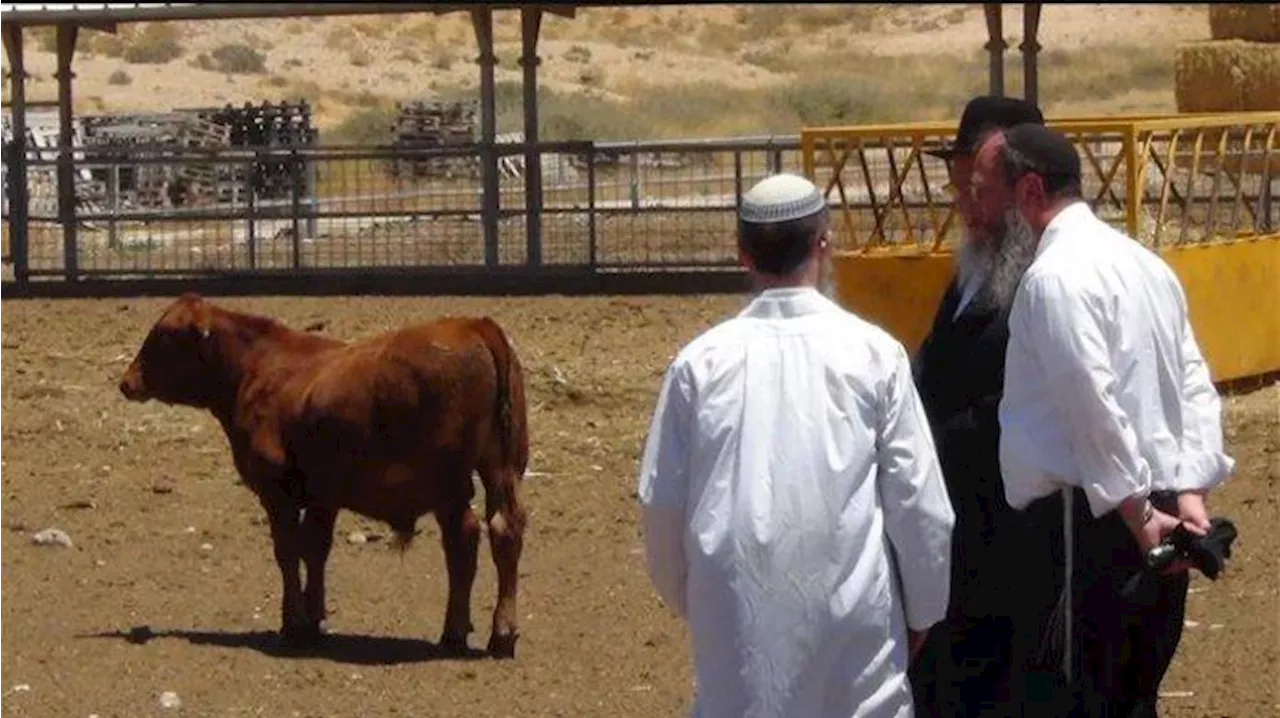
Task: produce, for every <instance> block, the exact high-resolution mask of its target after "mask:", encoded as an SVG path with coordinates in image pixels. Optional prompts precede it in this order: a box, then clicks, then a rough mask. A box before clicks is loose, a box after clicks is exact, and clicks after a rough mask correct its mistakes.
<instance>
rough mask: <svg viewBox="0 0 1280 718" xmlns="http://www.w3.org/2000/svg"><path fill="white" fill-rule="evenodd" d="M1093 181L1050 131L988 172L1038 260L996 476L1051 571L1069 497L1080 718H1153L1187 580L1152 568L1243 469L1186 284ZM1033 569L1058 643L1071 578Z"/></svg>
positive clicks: (1010, 151)
mask: <svg viewBox="0 0 1280 718" xmlns="http://www.w3.org/2000/svg"><path fill="white" fill-rule="evenodd" d="M1080 183H1081V179H1080V159H1079V156H1078V155H1077V153H1076V150H1075V148H1074V146H1073V145H1072V144H1071V141H1070V140H1069V139H1067V138H1066V137H1065V136H1063V135H1062V134H1061V133H1058V132H1056V131H1054V130H1051V129H1048V128H1046V127H1044V126H1041V125H1032V124H1024V125H1020V126H1018V127H1016V128H1013V129H1010V130H1007V131H1002V132H997V133H996V134H994V135H993V136H991V137H990V138H988V139H987V140H986V141H985V142H984V143H983V145H982V147H981V148H980V149H979V151H978V155H977V158H976V160H975V167H974V174H973V178H972V185H973V192H974V201H975V203H976V204H977V205H978V206H979V207H980V208H982V209H981V210H980V211H982V212H984V213H985V214H986V216H988V217H1000V216H1003V217H1004V220H1003V221H1004V223H1005V225H1006V230H1005V235H1006V237H1005V241H1012V242H1015V243H1016V242H1026V241H1029V242H1031V243H1034V244H1035V246H1036V250H1035V260H1034V262H1032V264H1031V267H1030V268H1029V269H1028V270H1027V272H1026V274H1025V275H1024V277H1023V279H1022V282H1021V284H1020V285H1019V288H1018V291H1017V293H1016V294H1015V297H1014V301H1013V306H1012V308H1011V311H1010V316H1009V345H1008V350H1007V356H1006V364H1005V386H1004V396H1003V399H1002V400H1001V404H1000V411H999V416H1000V427H1001V435H1000V464H1001V474H1002V476H1003V480H1004V489H1005V496H1006V497H1007V499H1008V501H1009V505H1010V506H1012V507H1013V508H1015V509H1020V510H1027V511H1028V512H1030V513H1032V514H1033V515H1036V516H1038V517H1040V519H1041V520H1039V521H1036V522H1035V523H1037V524H1039V525H1043V526H1044V527H1045V530H1046V537H1045V546H1046V547H1047V548H1048V550H1047V551H1046V552H1045V554H1044V556H1043V560H1042V561H1040V562H1038V564H1039V565H1040V566H1054V565H1055V564H1056V563H1057V562H1061V561H1062V560H1063V546H1062V544H1063V543H1064V541H1063V539H1062V532H1063V516H1064V509H1063V503H1062V498H1061V494H1060V491H1061V489H1063V488H1066V489H1068V490H1069V491H1072V492H1073V499H1072V501H1073V504H1074V506H1073V508H1074V512H1073V516H1074V518H1073V527H1074V528H1073V532H1074V536H1073V540H1072V546H1071V552H1072V560H1073V563H1074V569H1073V572H1074V574H1075V575H1074V576H1073V582H1072V592H1071V596H1072V604H1071V605H1072V607H1073V613H1074V618H1073V621H1072V623H1071V628H1072V631H1073V637H1072V645H1073V651H1072V653H1073V656H1072V658H1073V660H1072V662H1071V670H1072V673H1073V678H1074V680H1073V685H1072V686H1070V687H1069V690H1070V691H1071V692H1072V693H1074V694H1075V695H1074V697H1073V698H1072V699H1071V703H1074V704H1075V706H1074V709H1073V712H1072V715H1082V716H1125V717H1126V718H1154V717H1155V716H1156V715H1157V708H1156V704H1157V696H1158V690H1159V687H1160V681H1161V680H1162V678H1163V676H1164V673H1165V671H1166V670H1167V669H1168V666H1169V663H1170V661H1171V660H1172V658H1173V655H1174V653H1175V651H1176V649H1177V645H1178V641H1179V638H1180V636H1181V633H1182V626H1183V615H1184V612H1185V609H1186V594H1187V580H1188V577H1187V573H1186V565H1185V564H1180V565H1179V566H1177V567H1175V569H1174V570H1171V571H1169V572H1167V573H1166V574H1164V575H1155V574H1144V573H1143V571H1144V563H1143V559H1144V555H1145V553H1146V552H1147V551H1149V550H1150V549H1152V548H1154V547H1155V546H1157V545H1158V544H1160V543H1161V542H1162V541H1164V540H1165V539H1166V538H1167V537H1168V536H1169V534H1170V532H1171V531H1172V530H1173V529H1174V528H1176V527H1177V526H1178V525H1179V524H1180V523H1181V524H1184V525H1185V526H1186V527H1187V529H1188V530H1190V531H1192V532H1194V533H1197V534H1201V535H1203V534H1204V533H1205V532H1206V531H1207V530H1208V529H1209V528H1210V524H1209V518H1208V513H1207V510H1206V497H1207V494H1208V492H1209V490H1210V489H1212V488H1214V487H1216V486H1218V485H1219V484H1221V483H1222V482H1223V481H1225V480H1226V478H1227V477H1228V475H1229V474H1230V473H1231V471H1232V468H1233V466H1234V462H1233V461H1232V459H1231V458H1230V457H1228V456H1227V455H1226V454H1225V453H1223V441H1222V423H1221V422H1222V408H1221V403H1220V400H1219V397H1218V394H1217V391H1216V390H1215V389H1214V387H1213V384H1212V382H1211V381H1210V377H1209V371H1208V367H1207V366H1206V364H1205V361H1204V358H1203V356H1202V355H1201V352H1200V349H1199V347H1198V346H1197V343H1196V339H1195V334H1194V332H1193V331H1192V328H1191V323H1190V321H1189V319H1188V313H1187V302H1186V296H1185V294H1184V293H1183V290H1182V286H1181V284H1179V282H1178V278H1177V276H1176V275H1175V274H1174V273H1173V271H1172V270H1171V269H1170V268H1169V266H1168V265H1167V264H1166V263H1165V262H1164V261H1163V260H1162V259H1161V258H1160V257H1159V256H1158V255H1156V254H1155V253H1154V252H1152V251H1151V250H1149V249H1147V248H1145V247H1143V246H1142V245H1141V244H1139V243H1138V242H1136V241H1134V240H1133V239H1130V238H1129V237H1127V236H1125V235H1124V234H1122V233H1120V232H1118V231H1116V230H1115V229H1113V228H1112V227H1111V226H1110V225H1108V224H1107V223H1105V222H1103V221H1101V220H1100V219H1098V218H1097V217H1096V216H1094V214H1093V212H1092V211H1091V210H1090V208H1089V206H1088V204H1086V203H1085V202H1084V200H1083V198H1082V196H1081V189H1080ZM1057 565H1060V564H1057ZM1036 568H1037V566H1034V565H1033V566H1027V567H1023V568H1022V569H1021V570H1022V571H1023V573H1022V574H1021V575H1023V576H1024V577H1025V578H1026V580H1027V581H1028V583H1029V584H1035V583H1037V582H1040V583H1043V584H1044V587H1045V590H1044V591H1042V592H1041V593H1042V597H1041V599H1040V600H1041V602H1042V604H1043V607H1044V611H1043V614H1042V616H1041V618H1042V619H1043V620H1044V624H1045V625H1047V630H1049V631H1051V632H1054V633H1056V632H1057V631H1059V630H1060V629H1061V626H1055V625H1053V623H1054V621H1053V619H1054V616H1055V613H1056V612H1055V611H1054V608H1053V604H1054V602H1055V599H1056V596H1057V594H1058V593H1059V592H1060V591H1061V581H1062V579H1061V577H1060V576H1041V577H1040V578H1036V577H1035V569H1036ZM1137 576H1141V577H1142V580H1136V579H1135V577H1137ZM1055 583H1056V584H1057V585H1055ZM1134 586H1137V587H1139V588H1138V589H1137V590H1135V589H1134V588H1133V587H1134ZM1026 714H1027V715H1044V716H1048V715H1052V713H1050V712H1049V709H1048V708H1043V709H1037V708H1035V707H1034V706H1028V712H1027V713H1026Z"/></svg>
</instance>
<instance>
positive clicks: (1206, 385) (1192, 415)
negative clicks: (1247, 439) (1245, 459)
mask: <svg viewBox="0 0 1280 718" xmlns="http://www.w3.org/2000/svg"><path fill="white" fill-rule="evenodd" d="M1179 292H1180V293H1181V288H1179ZM1182 304H1183V311H1182V336H1181V347H1180V349H1181V351H1180V352H1179V353H1180V355H1181V357H1182V448H1183V461H1182V471H1181V472H1180V474H1179V476H1178V477H1177V479H1176V480H1175V485H1174V486H1172V487H1170V488H1172V489H1174V490H1176V491H1200V490H1208V489H1212V488H1214V487H1215V486H1218V485H1219V484H1221V483H1222V482H1224V481H1226V479H1227V476H1229V475H1230V474H1231V471H1232V470H1233V469H1234V468H1235V461H1234V460H1232V459H1231V457H1229V456H1227V455H1226V454H1225V453H1223V444H1222V400H1221V399H1220V398H1219V396H1218V390H1217V389H1215V388H1214V386H1213V380H1212V379H1211V378H1210V376H1209V367H1208V365H1207V363H1206V362H1205V360H1204V356H1203V355H1202V354H1201V353H1200V346H1199V344H1198V343H1197V342H1196V336H1195V332H1194V330H1192V328H1191V321H1190V317H1189V316H1188V313H1187V309H1186V299H1185V297H1184V298H1183V301H1182Z"/></svg>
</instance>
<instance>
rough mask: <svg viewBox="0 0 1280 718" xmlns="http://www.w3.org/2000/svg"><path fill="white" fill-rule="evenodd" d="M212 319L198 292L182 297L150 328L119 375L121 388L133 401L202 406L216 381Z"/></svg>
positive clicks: (212, 316) (211, 314)
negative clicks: (135, 353)
mask: <svg viewBox="0 0 1280 718" xmlns="http://www.w3.org/2000/svg"><path fill="white" fill-rule="evenodd" d="M213 322H214V310H213V307H212V306H211V305H209V304H208V303H206V302H205V301H204V300H203V299H201V298H200V296H199V295H197V294H194V293H191V292H188V293H186V294H183V295H182V296H181V297H179V298H178V300H177V301H175V302H174V303H173V304H171V305H169V308H168V309H166V310H165V311H164V314H162V315H160V319H159V320H158V321H157V322H156V323H155V326H153V327H151V332H150V333H149V334H147V338H146V340H145V341H144V342H143V343H142V348H141V349H140V350H138V355H137V356H135V357H134V358H133V363H132V364H130V365H129V368H128V369H127V370H126V371H125V373H124V377H123V378H122V379H121V380H120V393H121V394H124V397H125V398H126V399H128V400H130V401H140V402H141V401H147V400H149V399H158V400H160V401H163V402H165V403H166V404H187V405H193V406H203V405H204V404H205V400H206V397H208V395H209V391H210V389H211V388H212V387H211V386H210V384H211V382H212V381H213V380H214V377H213V376H211V375H210V369H211V368H212V364H213V362H214V360H215V357H214V351H213V348H212V346H211V345H212V343H213V338H212V336H211V332H212V331H213Z"/></svg>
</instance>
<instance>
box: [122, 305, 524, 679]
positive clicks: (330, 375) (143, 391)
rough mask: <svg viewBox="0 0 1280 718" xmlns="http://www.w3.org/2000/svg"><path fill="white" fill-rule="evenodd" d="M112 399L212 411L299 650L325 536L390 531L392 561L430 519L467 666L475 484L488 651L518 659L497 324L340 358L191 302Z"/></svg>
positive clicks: (322, 346) (508, 373) (508, 429)
mask: <svg viewBox="0 0 1280 718" xmlns="http://www.w3.org/2000/svg"><path fill="white" fill-rule="evenodd" d="M120 391H121V393H123V394H124V396H125V398H127V399H129V400H131V401H147V400H148V399H158V400H160V401H162V402H165V403H169V404H181V405H185V406H191V407H196V408H201V409H208V410H209V411H210V412H211V413H212V414H213V415H214V416H215V417H216V418H217V419H218V421H219V422H220V423H221V424H222V428H223V430H224V431H225V432H226V436H227V439H228V441H230V442H231V451H232V455H233V457H234V459H235V465H236V469H237V470H238V471H239V472H240V475H241V476H242V477H243V478H244V481H245V483H246V484H247V485H248V486H249V488H250V489H252V490H253V491H254V493H255V494H257V496H258V499H259V500H260V501H261V503H262V506H263V508H265V509H266V511H267V517H268V519H269V521H270V525H271V540H272V543H273V545H274V548H275V557H276V563H277V564H278V565H279V567H280V575H281V578H282V579H283V583H284V591H283V600H282V603H281V609H280V611H281V636H282V638H284V640H286V641H288V642H290V643H294V644H299V643H311V642H314V641H316V640H318V639H319V638H320V637H321V631H320V622H321V621H322V620H323V618H324V616H325V598H324V571H325V564H326V562H327V561H328V558H329V549H330V547H331V545H332V543H333V529H334V521H335V519H336V518H337V515H338V511H339V510H341V509H348V510H351V511H354V512H356V513H358V514H361V515H363V516H367V517H370V518H373V519H376V520H380V521H384V522H386V523H387V524H388V525H390V527H391V528H392V529H393V531H394V532H395V534H396V540H397V543H398V544H399V545H400V546H401V547H402V548H403V547H406V546H407V545H408V543H409V541H410V540H411V539H412V537H413V535H414V533H415V528H414V526H415V523H416V521H417V519H418V517H420V516H423V515H425V514H429V513H433V514H435V516H436V520H437V521H438V522H439V525H440V531H441V534H442V539H443V541H442V543H443V544H444V554H445V561H446V563H447V565H448V573H449V601H448V608H447V610H446V611H445V621H444V631H443V635H442V638H441V645H442V647H444V648H446V649H449V650H454V651H459V650H465V648H466V645H467V635H468V634H469V633H470V632H471V631H472V630H474V629H473V626H472V624H471V607H470V602H471V588H472V584H473V583H474V580H475V574H476V559H477V553H478V550H479V543H480V525H479V522H478V521H477V520H476V516H475V514H474V513H473V512H472V510H471V503H470V502H471V499H472V497H473V496H474V494H475V490H474V488H473V485H472V472H473V471H474V472H477V473H479V475H480V481H481V483H482V484H483V485H484V490H485V519H486V521H487V522H488V526H489V543H490V549H491V550H492V553H493V561H494V565H495V567H496V568H497V573H498V605H497V607H496V608H495V609H494V612H493V628H492V633H491V634H490V639H489V651H490V652H491V654H493V655H495V656H500V657H513V656H514V655H515V643H516V638H517V635H518V632H517V628H516V624H517V620H516V582H517V572H518V564H519V561H520V552H521V548H522V545H523V536H524V529H525V523H526V519H525V512H524V509H523V507H522V506H521V501H520V483H521V481H522V479H523V476H524V471H525V468H526V465H527V463H528V455H529V439H528V431H527V427H526V415H525V398H524V379H523V375H522V373H521V367H520V362H519V360H518V359H517V357H516V355H515V352H514V351H513V349H512V348H511V346H510V345H509V344H508V342H507V339H506V336H505V334H504V333H503V331H502V329H501V328H500V327H499V326H498V325H497V324H496V323H494V322H493V321H492V320H490V319H488V318H482V319H474V318H449V319H441V320H439V321H435V322H431V323H428V324H421V325H417V326H412V327H408V328H404V329H400V330H397V331H391V332H388V333H385V334H382V335H380V336H377V337H374V338H372V339H368V340H365V341H362V342H356V343H345V342H341V341H338V340H335V339H330V338H327V337H322V336H317V335H314V334H306V333H301V332H297V331H294V330H291V329H289V328H287V327H285V326H284V325H283V324H280V323H279V322H276V321H275V320H272V319H268V318H265V317H258V316H253V315H249V314H241V313H238V312H232V311H228V310H226V309H222V308H220V307H216V306H214V305H213V304H211V303H209V302H207V301H204V300H203V299H201V298H200V297H199V296H197V295H195V294H191V293H188V294H184V295H183V296H182V297H181V298H180V299H178V300H177V301H175V302H174V303H173V304H172V305H171V306H170V307H169V308H168V309H167V310H166V311H165V312H164V314H163V315H162V316H161V317H160V319H159V321H157V322H156V324H155V326H154V327H152V329H151V332H150V333H149V334H148V335H147V338H146V341H145V342H144V343H143V345H142V348H141V350H140V351H139V352H138V355H137V357H136V358H135V359H134V360H133V363H132V364H131V365H130V366H129V369H128V370H127V371H126V372H125V374H124V378H123V379H122V380H121V381H120ZM299 562H302V563H305V564H306V568H307V581H306V587H305V588H304V587H303V586H302V584H301V580H300V577H299V567H298V564H299Z"/></svg>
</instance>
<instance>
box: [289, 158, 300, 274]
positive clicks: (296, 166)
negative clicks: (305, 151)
mask: <svg viewBox="0 0 1280 718" xmlns="http://www.w3.org/2000/svg"><path fill="white" fill-rule="evenodd" d="M289 174H290V175H291V177H290V182H289V194H290V195H291V196H290V198H289V199H290V200H291V202H290V204H291V205H292V212H290V214H291V215H292V219H293V224H292V235H293V268H294V269H297V268H298V267H300V266H302V238H301V237H299V236H298V215H299V214H300V213H301V212H302V165H301V164H300V162H299V159H298V148H297V147H293V148H292V149H291V150H290V151H289Z"/></svg>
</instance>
